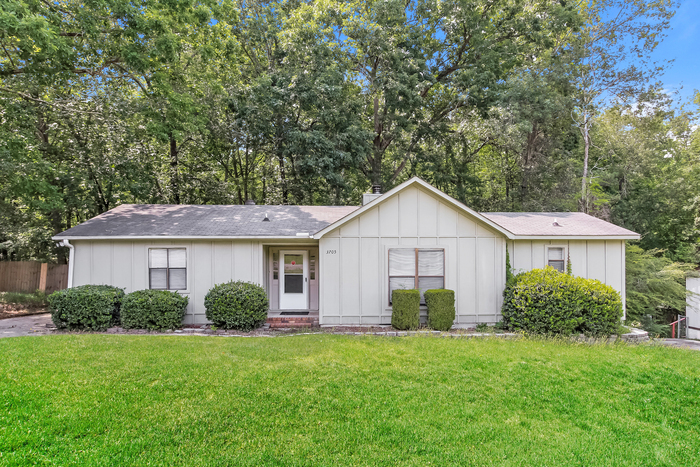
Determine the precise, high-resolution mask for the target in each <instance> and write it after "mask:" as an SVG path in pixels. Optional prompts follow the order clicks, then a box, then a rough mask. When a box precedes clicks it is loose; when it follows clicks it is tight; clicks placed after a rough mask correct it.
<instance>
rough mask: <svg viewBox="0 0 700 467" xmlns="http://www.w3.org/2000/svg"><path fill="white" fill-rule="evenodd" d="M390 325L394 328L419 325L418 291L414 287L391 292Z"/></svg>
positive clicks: (407, 327)
mask: <svg viewBox="0 0 700 467" xmlns="http://www.w3.org/2000/svg"><path fill="white" fill-rule="evenodd" d="M391 325H392V326H394V327H395V328H396V329H401V330H406V329H418V327H419V326H420V292H419V291H418V290H416V289H409V290H394V291H392V292H391Z"/></svg>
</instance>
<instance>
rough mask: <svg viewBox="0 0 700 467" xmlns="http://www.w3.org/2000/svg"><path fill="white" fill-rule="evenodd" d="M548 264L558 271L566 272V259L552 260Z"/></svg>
mask: <svg viewBox="0 0 700 467" xmlns="http://www.w3.org/2000/svg"><path fill="white" fill-rule="evenodd" d="M548 264H549V265H550V266H552V267H553V268H554V269H556V270H557V271H559V272H564V261H550V262H549V263H548Z"/></svg>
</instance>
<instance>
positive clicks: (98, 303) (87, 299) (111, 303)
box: [48, 285, 124, 331]
mask: <svg viewBox="0 0 700 467" xmlns="http://www.w3.org/2000/svg"><path fill="white" fill-rule="evenodd" d="M123 300H124V290H123V289H120V288H118V287H111V286H109V285H81V286H78V287H72V288H70V289H65V290H59V291H56V292H54V293H52V294H51V295H49V297H48V302H49V310H50V311H51V319H52V320H53V324H54V325H56V327H57V328H59V329H71V330H73V329H75V330H88V331H104V330H105V329H107V328H108V327H110V326H114V325H116V324H119V309H120V306H121V303H122V301H123Z"/></svg>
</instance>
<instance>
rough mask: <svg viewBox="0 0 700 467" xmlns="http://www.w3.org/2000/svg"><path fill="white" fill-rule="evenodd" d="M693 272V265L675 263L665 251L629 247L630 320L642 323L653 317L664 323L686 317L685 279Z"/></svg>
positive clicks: (628, 294)
mask: <svg viewBox="0 0 700 467" xmlns="http://www.w3.org/2000/svg"><path fill="white" fill-rule="evenodd" d="M693 270H694V265H693V264H687V263H678V262H674V261H672V260H671V259H669V258H667V257H666V256H664V255H663V251H660V250H648V251H645V250H643V249H642V248H641V247H639V246H638V245H628V246H627V251H626V281H627V282H626V284H627V319H628V320H632V321H641V320H642V319H643V318H644V317H645V316H646V315H651V316H652V318H654V320H656V321H657V322H659V323H662V324H663V323H668V322H670V321H669V319H670V318H672V317H674V316H675V315H676V314H685V306H686V293H687V290H686V287H685V278H686V276H688V274H690V273H691V272H692V271H693Z"/></svg>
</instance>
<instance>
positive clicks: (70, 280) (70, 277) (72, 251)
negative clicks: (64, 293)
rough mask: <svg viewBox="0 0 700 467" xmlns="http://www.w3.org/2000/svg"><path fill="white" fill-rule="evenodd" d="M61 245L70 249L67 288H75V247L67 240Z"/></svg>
mask: <svg viewBox="0 0 700 467" xmlns="http://www.w3.org/2000/svg"><path fill="white" fill-rule="evenodd" d="M61 245H63V246H67V247H68V248H69V249H70V253H69V254H68V286H67V287H66V288H68V289H70V288H71V287H73V259H74V258H75V246H73V245H71V244H70V242H69V241H68V240H66V239H64V240H62V241H61Z"/></svg>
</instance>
